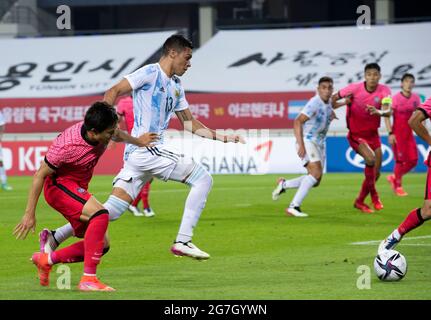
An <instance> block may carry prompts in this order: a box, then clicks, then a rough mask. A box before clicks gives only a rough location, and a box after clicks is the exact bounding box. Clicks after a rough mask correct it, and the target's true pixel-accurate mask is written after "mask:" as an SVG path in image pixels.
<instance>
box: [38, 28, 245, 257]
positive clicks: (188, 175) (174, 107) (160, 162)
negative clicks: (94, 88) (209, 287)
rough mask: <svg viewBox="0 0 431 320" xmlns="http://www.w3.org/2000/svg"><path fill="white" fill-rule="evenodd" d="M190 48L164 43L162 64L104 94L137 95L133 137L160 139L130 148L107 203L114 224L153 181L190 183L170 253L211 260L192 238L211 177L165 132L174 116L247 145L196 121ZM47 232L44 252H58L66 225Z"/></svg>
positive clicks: (210, 135) (177, 41)
mask: <svg viewBox="0 0 431 320" xmlns="http://www.w3.org/2000/svg"><path fill="white" fill-rule="evenodd" d="M192 49H193V45H192V43H191V42H190V41H189V40H188V39H186V38H184V37H183V36H181V35H172V36H171V37H169V38H168V39H167V40H166V41H165V43H164V44H163V49H162V50H163V52H162V57H161V58H160V60H159V62H158V63H154V64H149V65H146V66H143V67H142V68H140V69H138V70H136V71H135V72H133V73H131V74H129V75H126V76H125V77H124V79H123V80H121V81H120V82H119V83H118V84H116V85H115V86H113V87H112V88H111V89H109V90H108V91H107V92H106V93H105V97H104V99H105V101H106V102H108V103H109V104H114V103H115V101H116V99H117V98H118V97H119V96H122V95H129V94H130V93H133V112H134V115H135V116H134V124H133V130H132V136H134V137H136V136H139V135H142V134H144V133H146V132H155V133H157V134H158V135H159V139H158V140H157V141H156V142H155V143H154V145H153V146H149V147H137V146H135V145H132V144H128V145H127V146H126V148H125V150H124V166H123V168H122V169H121V171H120V173H119V174H118V175H117V176H116V177H115V178H114V188H113V190H112V193H111V195H110V197H109V199H108V200H107V201H106V202H105V203H104V204H103V205H104V207H105V208H106V209H108V211H109V216H110V220H116V219H118V218H119V217H120V216H121V215H122V214H123V213H124V212H125V211H126V210H127V208H128V207H129V205H130V203H132V201H133V200H134V199H136V197H137V196H138V194H139V191H140V190H141V188H142V186H143V185H145V183H147V182H148V181H149V180H150V179H152V178H153V177H156V178H158V179H160V180H163V181H168V180H172V181H177V182H181V183H184V184H186V185H188V186H189V187H190V192H189V195H188V197H187V199H186V203H185V207H184V211H183V217H182V220H181V224H180V228H179V231H178V234H177V237H176V239H175V241H174V244H173V245H172V247H171V252H172V253H173V254H175V255H177V256H187V257H191V258H194V259H208V258H210V255H209V254H208V253H206V252H204V251H202V250H200V249H199V248H198V247H197V246H196V245H194V244H193V243H192V236H193V229H194V228H195V227H196V225H197V223H198V220H199V217H200V215H201V213H202V210H203V209H204V207H205V203H206V200H207V197H208V194H209V192H210V190H211V187H212V183H213V180H212V177H211V175H210V174H209V172H208V171H207V170H206V169H205V168H204V167H203V166H202V165H201V164H199V163H196V162H195V161H194V160H193V159H192V158H189V157H185V156H184V155H181V154H178V153H177V152H175V151H174V150H171V149H170V148H168V147H167V146H166V145H165V141H164V137H163V134H164V131H165V130H166V129H167V128H168V126H169V121H170V119H171V117H172V116H173V114H174V113H175V114H176V115H177V117H178V118H179V120H180V122H181V123H182V124H183V126H184V129H185V130H187V131H190V132H192V133H194V134H196V135H198V136H201V137H203V138H207V139H211V140H219V141H221V142H224V143H228V142H234V143H238V142H241V143H245V141H244V139H243V137H241V136H240V135H224V134H220V133H217V132H216V131H215V130H212V129H209V128H207V127H206V126H205V125H204V124H202V123H201V122H200V121H198V120H197V119H195V118H194V117H193V115H192V113H191V111H190V109H189V104H188V102H187V100H186V97H185V94H184V89H183V87H182V85H181V81H180V79H179V77H180V76H182V75H183V74H184V73H185V72H186V71H187V70H188V69H189V68H190V66H191V64H190V59H191V58H192ZM44 231H45V235H46V236H47V237H44V236H42V237H41V247H43V248H44V250H52V249H55V247H56V246H57V245H58V243H60V242H62V241H64V239H66V238H67V237H69V236H70V226H68V225H65V226H63V227H61V228H59V229H57V230H55V233H53V232H52V231H49V230H47V229H45V230H44ZM44 239H45V240H44ZM46 239H48V240H46Z"/></svg>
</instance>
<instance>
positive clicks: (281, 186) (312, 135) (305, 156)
mask: <svg viewBox="0 0 431 320" xmlns="http://www.w3.org/2000/svg"><path fill="white" fill-rule="evenodd" d="M333 90H334V88H333V80H332V78H330V77H322V78H320V79H319V84H318V87H317V94H316V95H315V96H314V97H313V98H311V99H310V101H308V102H307V104H306V105H305V107H304V109H303V110H302V111H301V113H300V114H299V115H298V117H297V118H296V119H295V122H294V133H295V138H296V146H297V149H298V156H299V157H300V159H301V161H302V163H303V165H304V167H305V168H306V169H307V171H308V174H306V175H302V176H300V177H298V178H295V179H290V180H286V179H284V178H280V179H279V180H278V183H277V186H276V188H275V189H274V191H273V192H272V199H273V200H277V199H278V197H279V196H280V194H282V193H283V192H285V191H286V189H290V188H295V189H298V191H297V192H296V194H295V196H294V198H293V200H292V202H291V203H290V205H289V207H288V208H286V210H285V211H286V214H287V215H289V216H293V217H307V216H308V214H306V213H305V212H302V210H301V208H300V206H301V204H302V202H303V200H304V198H305V197H306V196H307V194H308V192H309V191H310V190H311V188H313V187H317V186H318V185H319V184H320V181H321V179H322V175H323V169H324V167H325V161H326V133H327V132H328V129H329V125H330V124H331V120H332V119H333V112H334V111H333V109H332V101H331V96H332V92H333Z"/></svg>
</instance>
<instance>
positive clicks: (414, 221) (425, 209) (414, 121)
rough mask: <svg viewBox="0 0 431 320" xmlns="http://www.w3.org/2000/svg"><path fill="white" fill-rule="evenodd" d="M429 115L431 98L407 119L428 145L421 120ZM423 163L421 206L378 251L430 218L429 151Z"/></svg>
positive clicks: (386, 247)
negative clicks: (425, 167)
mask: <svg viewBox="0 0 431 320" xmlns="http://www.w3.org/2000/svg"><path fill="white" fill-rule="evenodd" d="M430 117H431V98H429V99H428V100H427V101H425V103H424V104H423V105H422V106H420V107H419V108H417V110H416V111H415V112H414V113H413V115H412V117H411V118H410V119H409V125H410V127H411V128H412V129H413V131H414V132H416V134H417V135H418V136H419V137H420V138H421V139H423V140H424V141H425V142H426V143H428V145H431V135H430V134H429V132H428V130H427V129H426V128H425V127H424V125H423V123H422V122H423V121H424V120H426V119H428V118H430ZM425 164H426V166H427V167H428V172H427V180H426V183H425V200H424V202H423V205H422V208H415V209H413V210H412V211H411V212H410V213H409V214H408V216H407V218H406V219H405V220H404V221H403V222H402V223H401V224H400V225H399V227H398V228H396V229H395V230H394V231H393V232H392V233H391V234H390V235H389V236H388V237H387V238H386V239H385V240H383V241H382V242H381V243H380V245H379V249H378V252H379V253H380V252H382V251H384V250H391V249H394V248H395V246H396V245H397V244H398V243H399V242H400V241H401V239H402V237H403V236H404V235H405V234H406V233H408V232H410V231H411V230H413V229H415V228H417V227H419V226H420V225H422V224H423V223H424V222H425V221H426V220H429V219H430V218H431V152H430V153H429V154H428V158H427V160H425Z"/></svg>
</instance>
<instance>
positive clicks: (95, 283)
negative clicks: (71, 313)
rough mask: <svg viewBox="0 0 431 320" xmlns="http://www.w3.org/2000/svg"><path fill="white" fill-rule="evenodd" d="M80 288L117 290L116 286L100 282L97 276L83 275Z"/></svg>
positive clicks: (83, 289)
mask: <svg viewBox="0 0 431 320" xmlns="http://www.w3.org/2000/svg"><path fill="white" fill-rule="evenodd" d="M78 289H79V290H81V291H115V289H114V288H112V287H109V286H107V285H106V284H104V283H102V282H100V281H99V279H97V277H96V276H82V277H81V281H79V285H78Z"/></svg>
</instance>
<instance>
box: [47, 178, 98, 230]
mask: <svg viewBox="0 0 431 320" xmlns="http://www.w3.org/2000/svg"><path fill="white" fill-rule="evenodd" d="M44 195H45V200H46V202H47V203H48V204H49V205H50V206H51V207H53V208H54V209H55V210H57V211H58V212H60V213H61V214H62V215H63V216H64V217H65V218H66V219H67V221H69V222H70V224H71V225H72V228H73V231H74V234H75V236H76V237H79V238H82V237H84V234H85V231H86V230H87V225H88V223H87V222H82V221H81V220H79V217H80V216H81V214H82V208H84V205H85V204H86V203H87V201H88V199H90V198H91V196H92V195H91V194H90V193H89V192H88V191H87V190H85V189H84V188H81V187H80V186H79V185H78V184H77V183H76V182H74V181H71V180H61V181H56V178H55V177H52V176H51V177H47V178H46V179H45V184H44Z"/></svg>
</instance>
